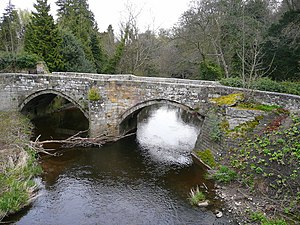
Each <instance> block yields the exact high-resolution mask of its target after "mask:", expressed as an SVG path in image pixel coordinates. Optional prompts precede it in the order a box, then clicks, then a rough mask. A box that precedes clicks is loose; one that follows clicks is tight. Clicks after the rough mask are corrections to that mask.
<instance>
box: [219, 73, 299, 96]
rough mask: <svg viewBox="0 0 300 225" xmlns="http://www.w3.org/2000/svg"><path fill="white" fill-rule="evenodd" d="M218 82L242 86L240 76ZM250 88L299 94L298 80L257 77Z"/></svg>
mask: <svg viewBox="0 0 300 225" xmlns="http://www.w3.org/2000/svg"><path fill="white" fill-rule="evenodd" d="M220 83H221V84H223V85H226V86H231V87H243V83H242V80H241V79H240V78H224V79H221V80H220ZM250 88H253V89H257V90H261V91H272V92H281V93H287V94H294V95H300V83H299V82H288V81H285V82H278V81H274V80H271V79H270V78H268V77H263V78H260V79H257V80H256V81H254V82H253V83H252V85H251V86H250Z"/></svg>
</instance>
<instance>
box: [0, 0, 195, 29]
mask: <svg viewBox="0 0 300 225" xmlns="http://www.w3.org/2000/svg"><path fill="white" fill-rule="evenodd" d="M55 1H56V0H48V4H50V5H51V14H52V15H53V16H54V18H55V14H56V10H57V7H56V5H55ZM190 1H191V0H108V1H107V0H106V1H105V0H88V3H89V6H90V10H91V11H92V12H93V13H94V15H95V19H96V21H97V23H98V27H99V31H100V32H103V31H105V30H107V27H108V25H110V24H111V25H112V26H113V29H114V30H115V31H118V30H119V27H120V22H121V21H126V18H128V16H127V15H128V10H127V9H128V8H131V9H132V10H131V11H132V12H133V13H134V14H138V17H137V22H138V27H139V29H140V30H141V31H144V30H146V29H147V28H149V29H151V30H155V31H157V30H159V29H160V28H165V29H167V28H171V27H172V26H173V25H174V24H175V23H176V22H178V19H179V17H180V16H181V15H182V13H183V12H184V11H186V10H187V9H188V7H189V2H190ZM8 2H9V0H0V15H1V16H2V13H3V11H4V9H5V8H6V6H7V4H8ZM11 2H12V4H14V5H15V6H16V8H17V9H19V8H20V9H28V10H33V9H34V8H33V4H34V3H35V2H36V0H11ZM128 6H130V7H128ZM139 12H140V13H139Z"/></svg>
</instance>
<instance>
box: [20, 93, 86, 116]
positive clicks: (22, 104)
mask: <svg viewBox="0 0 300 225" xmlns="http://www.w3.org/2000/svg"><path fill="white" fill-rule="evenodd" d="M43 95H55V96H60V97H62V98H64V99H66V100H68V101H69V102H70V103H72V104H73V105H74V106H75V107H76V108H78V109H79V110H80V111H81V112H82V113H83V115H84V116H85V117H86V118H87V119H89V113H88V111H87V110H85V109H84V108H83V107H82V106H81V105H80V104H78V102H77V101H75V100H74V99H73V98H71V97H70V96H68V95H66V94H64V93H62V92H60V91H56V90H54V89H45V90H39V91H36V92H34V93H32V94H30V95H28V96H27V97H26V98H25V99H24V100H23V101H22V102H21V104H19V110H20V111H22V110H23V109H24V108H25V107H26V106H27V105H28V104H29V103H30V102H31V101H33V100H34V99H36V98H38V97H40V96H43Z"/></svg>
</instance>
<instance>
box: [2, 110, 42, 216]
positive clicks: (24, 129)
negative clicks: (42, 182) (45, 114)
mask: <svg viewBox="0 0 300 225" xmlns="http://www.w3.org/2000/svg"><path fill="white" fill-rule="evenodd" d="M30 134H31V125H30V122H29V120H28V119H26V118H24V116H22V115H20V114H19V113H16V112H0V221H1V220H2V219H3V218H4V217H5V216H7V215H9V214H11V213H14V212H17V211H18V210H20V209H21V208H22V207H24V206H26V205H27V204H28V203H29V202H30V199H31V197H32V196H33V192H34V190H35V183H34V181H33V178H34V176H36V175H37V174H39V173H40V172H41V168H40V167H39V166H38V165H37V164H36V161H35V152H34V151H33V150H32V149H31V148H30V147H29V138H30Z"/></svg>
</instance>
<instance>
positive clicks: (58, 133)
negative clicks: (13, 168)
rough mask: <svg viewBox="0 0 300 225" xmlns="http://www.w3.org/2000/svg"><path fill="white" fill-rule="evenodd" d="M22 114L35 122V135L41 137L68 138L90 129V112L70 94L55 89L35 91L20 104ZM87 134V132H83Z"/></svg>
mask: <svg viewBox="0 0 300 225" xmlns="http://www.w3.org/2000/svg"><path fill="white" fill-rule="evenodd" d="M19 109H20V111H21V113H22V114H24V115H26V116H27V117H28V118H29V119H30V120H31V121H32V123H33V124H34V127H35V129H34V134H35V136H39V135H41V139H44V140H45V139H49V138H55V139H61V138H67V137H70V136H72V135H74V134H77V133H78V132H79V131H86V130H88V129H89V127H90V124H89V116H88V115H89V114H88V112H87V111H86V110H84V109H83V107H82V106H80V105H79V104H78V103H77V102H76V101H74V100H73V99H72V98H70V97H69V96H67V95H65V94H63V93H61V92H58V91H55V90H42V91H38V92H35V93H33V94H31V95H29V96H27V98H26V99H25V100H24V101H23V102H22V103H21V104H20V105H19ZM82 134H83V135H87V132H84V133H82Z"/></svg>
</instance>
